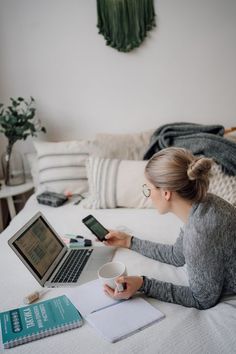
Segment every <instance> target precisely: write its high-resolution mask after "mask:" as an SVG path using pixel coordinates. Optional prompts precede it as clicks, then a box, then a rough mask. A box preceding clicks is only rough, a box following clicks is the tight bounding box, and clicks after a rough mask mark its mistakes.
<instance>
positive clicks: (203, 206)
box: [104, 148, 236, 309]
mask: <svg viewBox="0 0 236 354" xmlns="http://www.w3.org/2000/svg"><path fill="white" fill-rule="evenodd" d="M211 165H212V160H211V159H208V158H205V157H194V156H193V155H192V153H191V152H189V151H187V150H185V149H181V148H167V149H164V150H161V151H160V152H158V153H156V154H155V155H154V156H153V157H152V158H151V159H150V160H149V161H148V163H147V165H146V168H145V176H146V179H147V184H146V185H144V194H145V196H146V197H149V196H150V197H151V199H152V202H153V203H154V205H155V206H156V208H157V209H158V211H159V213H160V214H165V213H168V212H171V213H174V214H175V215H176V216H177V217H179V218H180V219H181V220H182V221H183V223H184V226H183V228H182V229H181V231H180V234H179V237H178V239H177V241H176V242H175V244H174V245H164V244H160V243H154V242H150V241H144V240H140V239H138V238H136V237H134V236H131V235H128V234H126V233H124V232H119V231H110V232H109V234H107V236H106V241H104V243H105V244H106V245H109V246H117V247H125V248H130V249H132V250H134V251H136V252H139V253H141V254H143V255H144V256H147V257H150V258H153V259H155V260H158V261H160V262H164V263H169V264H172V265H174V266H176V267H181V266H183V265H184V264H186V266H187V274H188V280H189V286H179V285H174V284H172V283H167V282H162V281H158V280H155V279H149V278H147V277H145V276H125V277H120V278H117V283H125V284H126V288H125V290H124V291H123V292H118V291H117V290H115V291H114V290H113V289H111V288H109V287H108V286H105V288H104V290H105V292H106V293H107V294H109V295H110V296H112V297H114V298H116V299H122V298H129V297H131V296H132V295H134V294H135V293H136V292H137V291H140V292H143V293H145V294H146V295H147V296H151V297H154V298H157V299H159V300H162V301H167V302H172V303H175V304H180V305H183V306H188V307H195V308H198V309H207V308H210V307H212V306H214V305H215V304H216V303H217V302H218V301H219V299H220V297H221V296H222V295H223V294H235V293H236V208H234V207H233V206H232V205H231V204H229V203H228V202H226V201H225V200H223V199H221V198H219V197H217V196H215V195H213V194H208V193H207V190H208V185H209V178H208V175H209V172H210V169H211Z"/></svg>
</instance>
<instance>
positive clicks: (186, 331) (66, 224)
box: [0, 195, 236, 354]
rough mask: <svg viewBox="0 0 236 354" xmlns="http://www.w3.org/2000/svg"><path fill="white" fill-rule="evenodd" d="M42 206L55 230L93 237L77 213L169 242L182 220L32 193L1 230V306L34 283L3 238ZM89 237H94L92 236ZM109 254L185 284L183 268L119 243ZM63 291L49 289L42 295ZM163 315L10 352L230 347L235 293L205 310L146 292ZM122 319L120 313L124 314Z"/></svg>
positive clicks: (235, 345)
mask: <svg viewBox="0 0 236 354" xmlns="http://www.w3.org/2000/svg"><path fill="white" fill-rule="evenodd" d="M39 210H40V211H42V212H43V214H44V215H45V216H46V217H47V218H48V220H49V222H50V223H51V224H52V225H53V226H54V228H55V229H56V231H57V232H58V233H59V234H60V235H63V234H65V233H82V234H84V235H86V236H88V237H92V236H91V234H89V231H87V230H86V229H85V226H83V224H82V223H81V219H82V218H83V217H84V216H86V215H87V214H89V213H91V212H92V213H93V214H94V215H95V216H96V217H97V218H98V219H99V220H100V221H101V222H102V223H103V224H104V225H105V226H107V227H108V228H117V227H127V228H128V229H129V230H130V231H132V233H133V234H135V235H137V236H138V237H140V238H145V239H150V240H155V241H158V242H165V243H173V242H174V241H175V239H176V237H177V236H178V233H179V228H180V226H181V223H180V222H179V220H178V219H176V218H175V217H174V216H173V215H170V214H169V215H165V216H159V215H158V213H157V212H156V211H155V210H154V209H127V208H116V209H104V210H101V209H100V210H92V211H91V210H86V209H82V208H81V207H79V206H76V205H73V203H72V202H71V203H68V204H66V205H64V206H62V207H59V208H52V207H47V206H40V205H39V204H38V203H37V201H36V198H35V195H33V196H31V198H30V199H29V200H28V202H27V204H26V206H25V208H24V209H23V210H22V211H21V212H20V213H19V214H18V215H17V216H16V217H15V218H14V219H13V221H12V222H11V224H10V225H9V227H8V228H7V229H6V230H5V231H4V232H3V233H2V234H1V235H0V311H4V310H7V309H9V308H13V307H17V306H21V305H23V303H22V299H23V297H24V296H25V295H26V294H28V293H30V292H32V291H34V290H35V289H38V288H39V285H38V283H37V282H36V280H35V279H34V278H33V276H32V275H31V273H30V272H29V271H28V270H27V269H26V267H25V266H24V265H23V264H22V263H21V261H20V260H19V259H18V258H17V256H16V255H15V254H14V253H13V252H12V250H11V249H10V247H9V246H8V244H7V240H8V239H9V238H10V237H11V236H12V235H13V234H14V233H15V232H16V231H17V230H18V229H19V228H20V227H21V226H22V225H23V224H24V223H25V222H26V221H28V220H29V218H30V217H31V216H33V215H34V214H35V213H36V212H37V211H39ZM93 240H94V239H93ZM114 259H116V260H120V261H122V262H124V263H125V264H126V266H127V269H128V273H129V274H130V275H132V274H133V275H134V274H140V275H141V274H145V275H147V276H151V277H156V278H158V279H160V280H166V281H171V282H174V283H177V284H183V285H186V284H187V278H186V272H185V268H184V267H183V268H175V267H173V266H170V265H166V264H162V263H159V262H155V261H153V260H151V259H148V258H146V257H143V256H141V255H139V254H136V253H135V252H133V251H130V250H125V249H118V250H117V251H116V254H115V257H114ZM60 294H63V289H62V288H60V289H50V290H49V291H48V292H47V293H46V294H44V299H47V298H50V297H55V296H57V295H60ZM148 301H149V302H150V303H151V304H152V305H154V306H155V307H157V308H158V309H159V310H160V311H162V312H163V313H164V314H165V316H166V318H165V319H164V320H162V321H161V322H159V323H156V324H154V325H152V326H150V327H148V328H146V329H144V330H143V331H140V332H139V333H137V334H134V335H132V336H130V337H128V338H126V339H124V340H122V341H120V342H118V343H115V344H110V343H109V342H107V341H105V340H104V339H103V338H102V337H100V336H99V335H98V334H97V333H96V332H95V331H94V330H93V328H91V327H90V326H89V325H88V324H87V323H85V324H84V325H83V326H82V327H81V328H78V329H75V330H71V331H68V332H65V333H62V334H58V335H55V336H51V337H48V338H44V339H41V340H38V341H34V342H31V343H28V344H25V345H22V346H18V347H15V348H14V349H10V351H11V352H12V353H23V354H28V353H34V354H37V353H38V354H42V353H50V354H54V353H62V354H63V353H86V354H90V353H96V354H97V353H99V354H100V353H104V354H105V353H109V354H110V353H113V354H114V353H142V354H143V353H148V354H151V353H155V354H156V353H164V354H168V353H172V354H173V353H178V354H179V353H187V354H192V353H203V354H206V353H212V354H217V353H221V354H222V353H227V354H230V353H235V352H236V335H235V333H236V296H232V297H228V298H224V299H222V300H221V302H220V303H219V304H218V305H217V306H215V307H213V308H211V309H209V310H205V311H199V310H196V309H194V308H185V307H182V306H179V305H175V304H169V303H164V302H161V301H157V300H155V299H151V298H148ZM124 320H125V319H124Z"/></svg>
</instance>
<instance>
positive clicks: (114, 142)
mask: <svg viewBox="0 0 236 354" xmlns="http://www.w3.org/2000/svg"><path fill="white" fill-rule="evenodd" d="M153 132H154V130H149V131H145V132H141V133H134V134H109V133H99V134H96V137H95V140H94V141H93V144H92V151H91V155H94V156H98V157H103V158H109V159H121V160H142V159H143V156H144V153H145V151H146V150H147V148H148V145H149V143H150V139H151V136H152V134H153Z"/></svg>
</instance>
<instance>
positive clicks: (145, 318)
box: [66, 280, 165, 342]
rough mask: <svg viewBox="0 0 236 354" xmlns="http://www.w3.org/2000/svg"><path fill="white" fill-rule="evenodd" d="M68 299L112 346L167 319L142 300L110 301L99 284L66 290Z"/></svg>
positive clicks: (137, 298)
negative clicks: (112, 343) (113, 343)
mask: <svg viewBox="0 0 236 354" xmlns="http://www.w3.org/2000/svg"><path fill="white" fill-rule="evenodd" d="M66 295H67V296H68V298H69V299H70V300H71V302H72V303H73V304H74V305H75V306H76V308H77V309H78V310H79V311H80V313H81V315H82V316H83V317H84V318H85V319H86V320H87V322H88V323H89V324H90V325H91V326H93V327H94V329H95V330H96V331H97V332H98V333H99V334H100V335H102V336H103V337H104V338H105V339H106V340H108V341H109V342H117V341H119V340H121V339H123V338H125V337H128V336H129V335H131V334H134V333H136V332H137V331H140V330H142V329H144V328H145V327H148V326H150V325H151V324H153V323H155V322H158V321H160V320H161V319H163V318H164V317H165V316H164V314H163V313H162V312H160V311H159V310H158V309H156V308H155V307H153V306H152V305H150V304H149V303H148V302H147V301H146V300H144V299H143V298H142V297H140V296H136V297H134V298H132V299H129V300H123V301H116V300H114V299H112V298H110V297H109V296H107V295H106V294H105V293H104V291H103V287H102V285H101V283H100V281H99V280H94V281H91V282H89V283H86V284H83V285H81V286H78V287H76V288H71V289H66Z"/></svg>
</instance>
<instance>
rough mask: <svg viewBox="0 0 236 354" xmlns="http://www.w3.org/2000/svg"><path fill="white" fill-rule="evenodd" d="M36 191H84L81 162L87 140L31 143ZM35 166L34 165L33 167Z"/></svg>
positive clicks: (85, 155) (85, 156)
mask: <svg viewBox="0 0 236 354" xmlns="http://www.w3.org/2000/svg"><path fill="white" fill-rule="evenodd" d="M34 146H35V149H36V152H37V169H38V180H39V188H38V189H39V191H40V192H41V191H44V190H50V191H53V192H58V193H64V192H71V193H84V192H87V191H88V179H87V173H86V167H85V161H86V159H87V158H88V156H89V148H90V141H88V140H80V141H62V142H56V143H53V142H39V141H36V142H34ZM34 169H35V166H34Z"/></svg>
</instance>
